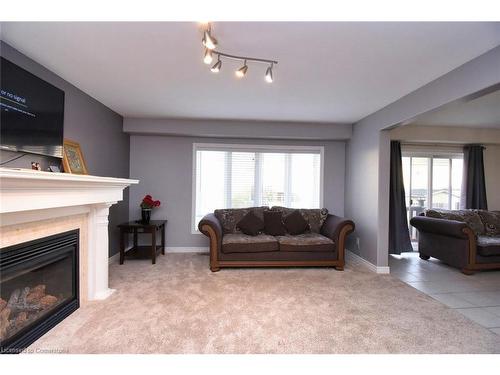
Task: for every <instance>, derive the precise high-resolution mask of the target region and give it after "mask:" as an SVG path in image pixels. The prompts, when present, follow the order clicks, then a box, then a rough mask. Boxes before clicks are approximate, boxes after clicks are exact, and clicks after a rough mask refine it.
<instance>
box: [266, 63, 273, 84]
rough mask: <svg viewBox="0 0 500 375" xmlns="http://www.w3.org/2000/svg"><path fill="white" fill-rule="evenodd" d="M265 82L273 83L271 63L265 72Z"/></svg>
mask: <svg viewBox="0 0 500 375" xmlns="http://www.w3.org/2000/svg"><path fill="white" fill-rule="evenodd" d="M266 82H267V83H272V82H273V63H271V66H270V67H269V68H267V70H266Z"/></svg>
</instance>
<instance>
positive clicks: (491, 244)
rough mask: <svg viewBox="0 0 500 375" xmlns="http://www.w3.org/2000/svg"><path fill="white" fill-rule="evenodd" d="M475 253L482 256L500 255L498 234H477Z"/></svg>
mask: <svg viewBox="0 0 500 375" xmlns="http://www.w3.org/2000/svg"><path fill="white" fill-rule="evenodd" d="M477 253H478V254H479V255H482V256H483V257H489V256H495V255H500V236H499V237H491V236H477Z"/></svg>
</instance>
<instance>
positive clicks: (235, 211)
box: [214, 207, 267, 234]
mask: <svg viewBox="0 0 500 375" xmlns="http://www.w3.org/2000/svg"><path fill="white" fill-rule="evenodd" d="M266 209H267V207H247V208H224V209H221V210H215V211H214V215H215V217H216V218H217V220H219V222H220V225H221V226H222V231H223V232H224V234H227V233H241V230H240V229H238V228H237V224H238V222H239V221H240V220H241V219H243V216H245V215H246V214H247V213H248V212H250V211H253V212H254V213H255V215H257V217H259V218H260V219H261V220H262V221H264V210H266Z"/></svg>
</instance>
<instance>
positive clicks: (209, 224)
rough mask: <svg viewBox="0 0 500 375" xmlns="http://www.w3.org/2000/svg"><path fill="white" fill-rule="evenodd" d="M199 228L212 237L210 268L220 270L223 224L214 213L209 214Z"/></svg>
mask: <svg viewBox="0 0 500 375" xmlns="http://www.w3.org/2000/svg"><path fill="white" fill-rule="evenodd" d="M198 230H199V231H200V232H201V233H203V234H204V235H205V236H207V237H208V238H209V239H210V269H211V270H212V271H213V272H215V271H218V270H219V264H218V260H219V253H220V251H221V248H222V236H223V232H222V225H221V224H220V222H219V219H217V217H216V216H215V215H214V214H208V215H205V216H204V217H203V219H201V220H200V222H199V223H198Z"/></svg>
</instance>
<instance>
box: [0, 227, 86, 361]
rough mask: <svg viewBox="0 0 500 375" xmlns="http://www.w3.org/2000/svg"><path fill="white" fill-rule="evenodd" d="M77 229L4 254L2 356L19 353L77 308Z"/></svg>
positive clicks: (0, 274) (0, 275)
mask: <svg viewBox="0 0 500 375" xmlns="http://www.w3.org/2000/svg"><path fill="white" fill-rule="evenodd" d="M78 244H79V230H78V229H77V230H71V231H68V232H64V233H60V234H56V235H53V236H50V237H44V238H41V239H37V240H34V241H30V242H25V243H22V244H17V245H13V246H9V247H6V248H3V249H1V250H0V352H1V353H19V352H20V351H22V350H23V349H24V348H26V347H27V346H29V345H30V344H31V343H33V342H34V341H35V340H37V339H38V338H39V337H40V336H42V335H43V334H45V333H46V332H47V331H49V330H50V329H51V328H52V327H54V326H55V325H56V324H58V323H59V322H60V321H62V320H63V319H64V318H66V317H67V316H68V315H70V314H71V313H72V312H73V311H75V310H76V309H78V307H79V285H78V280H79V275H78V269H79V268H78V246H79V245H78Z"/></svg>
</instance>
